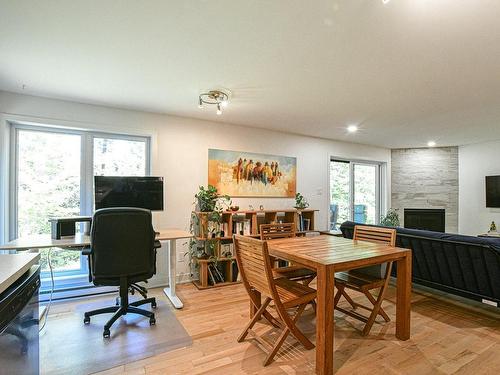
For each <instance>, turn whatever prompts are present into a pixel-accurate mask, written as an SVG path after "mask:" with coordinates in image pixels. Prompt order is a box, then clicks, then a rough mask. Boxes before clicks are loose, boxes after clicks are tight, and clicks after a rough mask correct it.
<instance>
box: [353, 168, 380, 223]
mask: <svg viewBox="0 0 500 375" xmlns="http://www.w3.org/2000/svg"><path fill="white" fill-rule="evenodd" d="M377 168H378V167H377V166H376V165H363V164H354V221H355V222H357V223H364V224H376V223H377V217H376V216H377Z"/></svg>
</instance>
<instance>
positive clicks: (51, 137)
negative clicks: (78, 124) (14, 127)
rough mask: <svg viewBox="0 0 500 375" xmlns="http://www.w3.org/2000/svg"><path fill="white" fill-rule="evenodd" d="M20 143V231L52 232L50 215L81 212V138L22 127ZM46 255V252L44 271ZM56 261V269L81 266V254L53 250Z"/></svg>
mask: <svg viewBox="0 0 500 375" xmlns="http://www.w3.org/2000/svg"><path fill="white" fill-rule="evenodd" d="M17 147H18V149H17V151H18V158H17V168H18V169H17V235H18V237H23V236H28V235H33V234H49V233H50V224H49V222H48V219H49V217H66V216H75V215H79V214H80V151H81V150H80V147H81V138H80V136H79V135H74V134H63V133H53V132H41V131H30V130H23V129H19V130H18V144H17ZM43 252H46V250H44V251H43ZM46 259H47V257H46V256H45V254H42V257H41V261H40V263H41V265H42V271H47V270H48V266H47V262H46ZM52 264H53V266H54V271H56V272H58V271H67V270H78V269H80V254H79V252H75V251H60V250H57V251H53V252H52Z"/></svg>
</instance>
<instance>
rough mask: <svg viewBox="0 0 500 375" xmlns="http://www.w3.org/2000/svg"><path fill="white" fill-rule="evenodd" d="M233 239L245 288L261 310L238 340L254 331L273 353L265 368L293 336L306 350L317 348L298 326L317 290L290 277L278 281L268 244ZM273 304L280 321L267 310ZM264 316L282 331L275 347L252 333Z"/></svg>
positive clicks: (258, 309)
mask: <svg viewBox="0 0 500 375" xmlns="http://www.w3.org/2000/svg"><path fill="white" fill-rule="evenodd" d="M233 240H234V249H235V255H236V261H237V263H238V268H239V270H240V274H241V279H242V281H243V285H244V286H245V289H246V291H247V293H248V295H249V297H250V301H251V302H252V303H253V304H254V306H255V308H256V309H257V311H256V313H255V315H254V316H253V317H252V319H251V320H250V322H248V324H247V325H246V326H245V329H244V330H243V332H242V333H241V335H240V336H239V337H238V342H242V341H243V340H245V337H246V336H247V335H248V333H249V332H252V334H253V337H254V338H255V339H256V340H257V341H258V342H259V343H260V344H261V345H262V346H263V347H264V348H265V349H268V350H269V351H268V354H267V357H266V359H265V360H264V366H267V365H268V364H270V363H271V362H272V360H273V358H274V356H275V355H276V353H277V352H278V350H279V349H280V347H281V345H282V344H283V342H284V341H285V339H286V338H287V336H288V335H289V334H290V333H291V334H292V335H293V336H294V337H295V338H296V339H297V340H298V341H299V342H300V343H302V345H304V347H305V348H306V349H308V350H309V349H312V348H314V344H313V343H312V342H311V341H309V339H308V338H307V337H305V336H304V334H303V333H302V332H301V331H300V330H299V328H298V327H297V326H296V323H297V320H298V319H299V317H300V315H301V314H302V312H303V311H304V309H305V307H306V305H307V304H308V303H309V302H311V301H312V300H314V299H315V298H316V291H315V290H314V289H312V288H309V287H308V286H306V285H303V284H300V283H297V282H295V281H291V280H288V279H286V278H279V279H275V278H274V275H273V270H272V268H271V260H270V259H269V251H268V248H267V242H266V241H260V240H258V239H255V238H250V237H245V236H240V235H234V236H233ZM261 296H262V297H264V301H263V302H261ZM271 301H274V306H275V309H276V312H277V314H278V319H276V318H275V317H273V316H272V315H271V313H270V312H269V311H268V310H267V308H268V306H269V303H270V302H271ZM289 309H294V312H292V315H289V314H288V312H287V310H289ZM261 317H264V318H265V319H267V320H268V321H269V322H270V323H271V324H272V325H273V326H274V327H276V328H281V329H282V332H281V334H280V335H279V337H278V339H277V340H276V341H275V343H274V345H271V344H270V343H268V342H267V341H266V340H264V339H263V338H262V337H260V336H258V335H257V334H256V333H255V332H253V331H252V328H253V326H254V325H255V323H257V321H258V320H259V319H260V318H261Z"/></svg>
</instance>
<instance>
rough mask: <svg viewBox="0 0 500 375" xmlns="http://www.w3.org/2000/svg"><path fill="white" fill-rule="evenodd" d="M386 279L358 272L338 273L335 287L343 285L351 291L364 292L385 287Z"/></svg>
mask: <svg viewBox="0 0 500 375" xmlns="http://www.w3.org/2000/svg"><path fill="white" fill-rule="evenodd" d="M384 282H385V279H382V278H380V277H376V276H371V275H367V274H363V273H356V272H353V271H351V272H337V273H336V274H335V285H343V286H344V287H348V288H350V289H354V290H357V291H359V292H364V291H367V290H372V289H375V288H380V287H381V286H383V285H384Z"/></svg>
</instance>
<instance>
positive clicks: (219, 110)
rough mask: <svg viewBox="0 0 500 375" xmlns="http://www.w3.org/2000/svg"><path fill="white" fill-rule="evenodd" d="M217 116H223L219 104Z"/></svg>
mask: <svg viewBox="0 0 500 375" xmlns="http://www.w3.org/2000/svg"><path fill="white" fill-rule="evenodd" d="M217 114H218V115H222V111H221V109H220V105H219V104H217Z"/></svg>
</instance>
